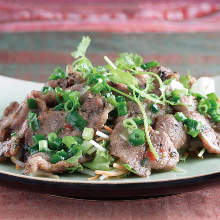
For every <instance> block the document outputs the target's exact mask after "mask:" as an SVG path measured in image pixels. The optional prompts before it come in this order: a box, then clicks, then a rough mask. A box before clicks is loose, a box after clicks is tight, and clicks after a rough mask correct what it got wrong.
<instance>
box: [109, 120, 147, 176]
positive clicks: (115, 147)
mask: <svg viewBox="0 0 220 220" xmlns="http://www.w3.org/2000/svg"><path fill="white" fill-rule="evenodd" d="M123 130H124V128H123V125H122V120H120V121H119V122H118V123H117V125H116V126H115V128H114V130H113V132H112V134H111V136H110V144H111V147H110V152H111V155H113V156H116V157H118V158H119V159H120V161H121V162H123V163H126V164H129V165H130V166H131V167H132V168H133V169H134V170H135V171H136V173H137V174H138V175H139V176H149V175H150V174H151V169H150V167H149V166H147V167H144V166H142V161H143V159H144V154H145V146H144V145H142V146H137V147H135V146H132V145H131V144H130V143H129V142H128V141H126V140H124V139H123V138H122V137H121V136H120V133H122V132H123Z"/></svg>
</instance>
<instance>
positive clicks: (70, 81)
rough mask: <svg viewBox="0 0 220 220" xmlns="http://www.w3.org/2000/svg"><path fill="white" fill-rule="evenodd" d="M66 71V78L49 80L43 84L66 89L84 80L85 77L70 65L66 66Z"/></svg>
mask: <svg viewBox="0 0 220 220" xmlns="http://www.w3.org/2000/svg"><path fill="white" fill-rule="evenodd" d="M67 73H68V76H67V78H66V79H57V80H50V81H48V82H47V83H46V84H45V86H48V87H52V88H56V87H61V88H62V89H66V88H69V87H71V86H73V85H76V84H81V83H83V82H85V79H84V78H83V77H82V74H81V73H79V72H75V71H74V70H73V69H72V66H71V65H68V66H67Z"/></svg>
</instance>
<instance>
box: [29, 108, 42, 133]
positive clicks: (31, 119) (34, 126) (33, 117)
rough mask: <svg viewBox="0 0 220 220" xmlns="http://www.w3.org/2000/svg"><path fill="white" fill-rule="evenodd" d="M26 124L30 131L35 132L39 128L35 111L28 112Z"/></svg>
mask: <svg viewBox="0 0 220 220" xmlns="http://www.w3.org/2000/svg"><path fill="white" fill-rule="evenodd" d="M28 124H29V126H30V129H31V131H32V132H35V131H37V130H39V129H40V126H39V121H38V119H37V114H36V113H34V112H28Z"/></svg>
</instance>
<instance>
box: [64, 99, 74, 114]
mask: <svg viewBox="0 0 220 220" xmlns="http://www.w3.org/2000/svg"><path fill="white" fill-rule="evenodd" d="M64 109H65V111H66V112H72V111H74V110H75V107H74V102H73V101H71V100H68V101H67V102H66V103H65V104H64Z"/></svg>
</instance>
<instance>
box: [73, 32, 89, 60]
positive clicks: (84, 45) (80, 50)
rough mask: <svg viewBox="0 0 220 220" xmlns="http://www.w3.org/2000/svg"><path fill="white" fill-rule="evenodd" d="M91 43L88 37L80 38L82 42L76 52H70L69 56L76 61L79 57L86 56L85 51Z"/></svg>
mask: <svg viewBox="0 0 220 220" xmlns="http://www.w3.org/2000/svg"><path fill="white" fill-rule="evenodd" d="M90 42H91V39H90V37H88V36H86V37H84V36H83V37H82V41H81V42H80V43H79V45H78V47H77V50H76V51H74V52H72V53H71V55H72V56H73V57H74V58H75V59H77V58H79V57H84V56H85V54H86V50H87V48H88V47H89V45H90Z"/></svg>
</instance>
